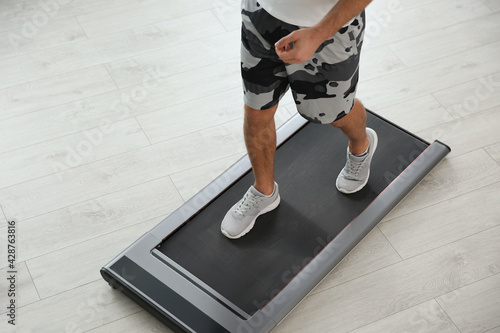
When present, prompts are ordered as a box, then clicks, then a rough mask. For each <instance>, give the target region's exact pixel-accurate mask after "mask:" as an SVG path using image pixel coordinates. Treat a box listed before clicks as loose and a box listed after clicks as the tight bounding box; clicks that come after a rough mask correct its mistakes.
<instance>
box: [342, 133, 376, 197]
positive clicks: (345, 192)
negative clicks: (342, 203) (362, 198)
mask: <svg viewBox="0 0 500 333" xmlns="http://www.w3.org/2000/svg"><path fill="white" fill-rule="evenodd" d="M367 130H370V131H372V132H373V133H374V135H373V137H374V140H373V143H372V146H373V152H372V154H371V156H370V163H371V162H372V158H373V155H375V151H376V150H377V146H378V135H377V132H375V131H374V130H373V129H371V128H367ZM368 179H370V170H368V175H367V176H366V180H365V181H364V182H363V184H361V185H359V186H358V187H357V188H355V189H354V190H352V191H346V190H344V189H341V188H338V186H337V190H339V192H342V193H344V194H353V193H356V192H358V191H360V190H361V189H362V188H363V187H365V186H366V184H367V183H368Z"/></svg>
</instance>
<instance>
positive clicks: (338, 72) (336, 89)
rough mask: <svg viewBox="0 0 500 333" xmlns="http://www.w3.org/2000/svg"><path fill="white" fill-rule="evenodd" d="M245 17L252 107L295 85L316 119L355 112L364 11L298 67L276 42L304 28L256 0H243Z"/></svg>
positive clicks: (244, 69)
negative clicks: (283, 55) (279, 52)
mask: <svg viewBox="0 0 500 333" xmlns="http://www.w3.org/2000/svg"><path fill="white" fill-rule="evenodd" d="M325 14H326V13H325ZM242 19H243V24H242V33H241V41H242V44H241V75H242V78H243V87H244V94H245V95H244V96H245V97H244V98H245V104H246V105H248V106H249V107H251V108H253V109H257V110H265V109H269V108H271V107H273V106H275V105H276V104H277V103H278V102H279V100H280V99H281V97H283V95H284V94H285V93H286V92H287V90H288V88H290V89H291V90H292V94H293V97H294V100H295V103H296V105H297V110H298V111H299V113H300V114H301V115H302V116H303V117H304V118H306V119H308V120H310V121H312V122H315V123H322V124H328V123H332V122H333V121H335V120H338V119H340V118H342V117H343V116H345V115H346V114H347V113H348V112H349V111H350V110H351V108H352V106H353V103H354V97H355V95H356V87H357V83H358V68H359V55H360V51H361V46H362V44H363V33H364V27H365V13H364V11H363V12H361V13H360V14H359V15H358V16H357V17H356V18H354V20H352V21H351V22H350V23H349V24H347V25H345V26H344V27H342V28H341V29H340V30H339V31H338V32H337V33H336V34H335V35H334V36H333V37H332V38H330V39H328V40H327V41H325V42H324V43H323V44H322V45H321V46H320V47H319V48H318V50H317V51H316V53H315V54H314V55H313V57H312V58H311V59H310V60H309V61H306V62H304V63H301V64H294V65H291V64H285V63H283V61H281V60H280V59H279V58H278V56H277V55H276V52H275V50H274V44H275V43H276V42H277V41H278V40H279V39H281V38H282V37H284V36H286V35H288V34H289V33H291V32H292V31H294V30H297V29H300V28H301V27H299V26H295V25H291V24H288V23H285V22H282V21H280V20H278V19H276V18H274V17H273V16H271V15H270V14H269V13H267V12H266V11H265V10H264V9H263V8H262V7H260V5H259V4H258V3H257V2H256V0H243V1H242Z"/></svg>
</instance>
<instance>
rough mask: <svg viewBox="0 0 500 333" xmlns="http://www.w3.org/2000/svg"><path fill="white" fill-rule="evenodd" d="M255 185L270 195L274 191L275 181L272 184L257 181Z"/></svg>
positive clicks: (261, 191)
mask: <svg viewBox="0 0 500 333" xmlns="http://www.w3.org/2000/svg"><path fill="white" fill-rule="evenodd" d="M253 187H255V189H256V190H257V191H259V192H260V193H262V194H264V195H265V196H270V195H271V194H273V193H274V182H273V183H272V184H271V185H269V184H265V185H262V184H257V183H255V184H254V185H253Z"/></svg>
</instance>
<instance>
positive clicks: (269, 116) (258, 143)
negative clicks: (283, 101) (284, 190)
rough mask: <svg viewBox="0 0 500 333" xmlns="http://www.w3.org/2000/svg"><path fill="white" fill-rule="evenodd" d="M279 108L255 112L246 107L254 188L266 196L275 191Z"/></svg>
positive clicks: (245, 129)
mask: <svg viewBox="0 0 500 333" xmlns="http://www.w3.org/2000/svg"><path fill="white" fill-rule="evenodd" d="M277 108H278V105H275V106H274V107H272V108H270V109H267V110H255V109H252V108H250V107H249V106H247V105H245V118H244V124H243V133H244V136H245V144H246V147H247V152H248V156H249V157H250V162H251V163H252V168H253V173H254V176H255V183H254V187H255V188H256V189H257V190H258V191H259V192H261V193H262V194H265V195H270V194H271V193H273V190H274V153H275V152H276V126H275V124H274V114H275V113H276V109H277Z"/></svg>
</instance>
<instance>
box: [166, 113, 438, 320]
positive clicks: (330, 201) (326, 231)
mask: <svg viewBox="0 0 500 333" xmlns="http://www.w3.org/2000/svg"><path fill="white" fill-rule="evenodd" d="M367 126H368V127H371V128H373V129H374V130H375V131H376V132H377V134H378V137H379V144H378V148H377V151H376V154H375V157H374V158H373V161H372V166H371V176H370V180H369V182H368V184H367V185H366V186H365V188H363V189H362V190H361V191H359V192H358V193H355V194H349V195H346V194H342V193H340V192H339V191H337V189H336V187H335V179H336V178H337V175H338V174H339V172H340V170H341V169H342V168H343V166H344V164H345V160H346V147H347V138H346V137H345V136H344V135H343V134H342V132H341V131H340V130H338V129H335V128H333V127H332V126H328V125H316V124H311V123H308V124H306V125H305V127H304V128H303V129H301V130H300V131H299V132H298V133H297V134H295V135H293V136H292V137H291V138H290V139H289V140H288V141H286V142H285V143H284V144H282V145H281V146H280V147H279V148H278V149H277V152H276V165H275V175H276V176H275V177H276V181H277V183H278V185H279V191H280V196H281V204H280V205H279V206H278V208H276V209H275V210H273V211H272V212H270V213H267V214H265V215H262V216H260V217H259V218H258V219H257V222H256V224H255V226H254V228H253V229H252V230H251V231H250V233H248V234H247V235H245V236H243V237H242V238H240V239H236V240H230V239H227V238H226V237H224V236H223V235H222V234H221V232H220V224H221V221H222V219H223V217H224V215H225V213H226V212H227V210H228V209H229V208H230V207H231V206H232V205H233V204H234V203H235V202H237V201H238V200H239V199H240V198H241V197H242V196H243V194H244V193H245V192H246V191H247V189H248V187H249V186H250V185H251V184H253V182H254V178H253V174H252V172H248V173H247V174H246V175H244V176H243V177H242V178H241V179H240V180H239V181H238V182H236V183H235V184H234V185H233V186H231V187H229V188H228V189H227V190H226V191H225V192H224V193H222V194H221V195H220V196H219V197H218V198H217V200H215V201H213V202H212V203H211V204H210V205H208V206H207V207H205V208H204V209H203V210H201V211H200V212H199V213H198V214H197V215H195V216H194V217H193V218H191V219H190V221H189V222H188V223H186V224H184V225H183V226H182V227H181V228H179V229H178V230H177V231H176V232H175V233H173V234H172V235H170V236H169V237H168V238H166V240H164V241H163V242H162V243H161V244H160V246H159V247H158V249H159V250H160V251H161V252H162V253H163V254H165V255H166V256H167V257H169V258H170V259H171V260H173V261H174V262H175V263H177V264H178V265H179V266H181V267H182V268H181V273H182V271H186V272H188V275H192V276H194V277H196V278H197V279H199V280H201V281H202V282H203V283H204V284H206V285H207V286H208V287H210V288H212V289H213V290H215V291H216V293H218V294H220V295H222V296H223V297H224V298H226V299H227V300H229V301H230V302H232V303H233V304H234V305H236V306H237V307H239V308H240V309H241V310H242V311H244V312H245V313H246V314H248V315H253V314H254V313H255V312H256V311H257V310H259V309H260V308H262V307H263V306H265V305H266V303H267V302H268V301H269V300H270V299H272V298H273V296H274V295H276V294H277V293H278V292H279V291H280V290H281V289H282V288H284V287H285V286H286V285H287V284H288V282H290V280H291V279H292V278H293V277H294V276H295V275H296V274H297V273H299V272H300V271H301V270H302V269H303V268H304V266H305V265H307V263H308V262H309V261H310V260H311V259H312V258H313V257H314V256H315V255H316V254H318V253H319V252H320V251H321V249H322V248H323V247H324V246H325V245H326V243H327V241H330V240H332V239H334V238H335V236H336V235H338V234H339V233H340V232H341V231H342V230H343V229H344V228H345V227H346V226H347V225H348V224H349V223H350V222H351V221H353V219H355V218H356V216H358V215H359V214H360V213H361V212H362V211H363V210H364V209H365V208H366V207H367V206H368V205H369V204H370V203H371V202H372V201H373V200H374V199H375V198H376V197H377V196H378V195H379V194H380V193H381V192H382V191H383V190H384V189H385V188H386V187H387V186H388V185H389V183H390V182H391V181H392V180H394V179H395V178H396V177H397V176H398V175H399V174H400V173H401V172H402V171H403V170H404V169H405V168H406V167H407V166H408V165H409V164H410V163H411V162H412V161H413V160H414V159H415V158H416V157H418V155H419V154H420V153H421V152H422V151H424V150H425V149H426V148H427V147H428V145H429V144H428V143H426V142H424V141H422V140H421V139H419V138H417V137H415V136H413V135H412V134H410V133H408V132H406V131H404V130H402V129H400V128H399V127H397V126H395V125H393V124H390V123H388V122H387V121H385V120H382V119H380V118H379V117H378V116H375V115H373V114H371V113H368V120H367Z"/></svg>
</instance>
